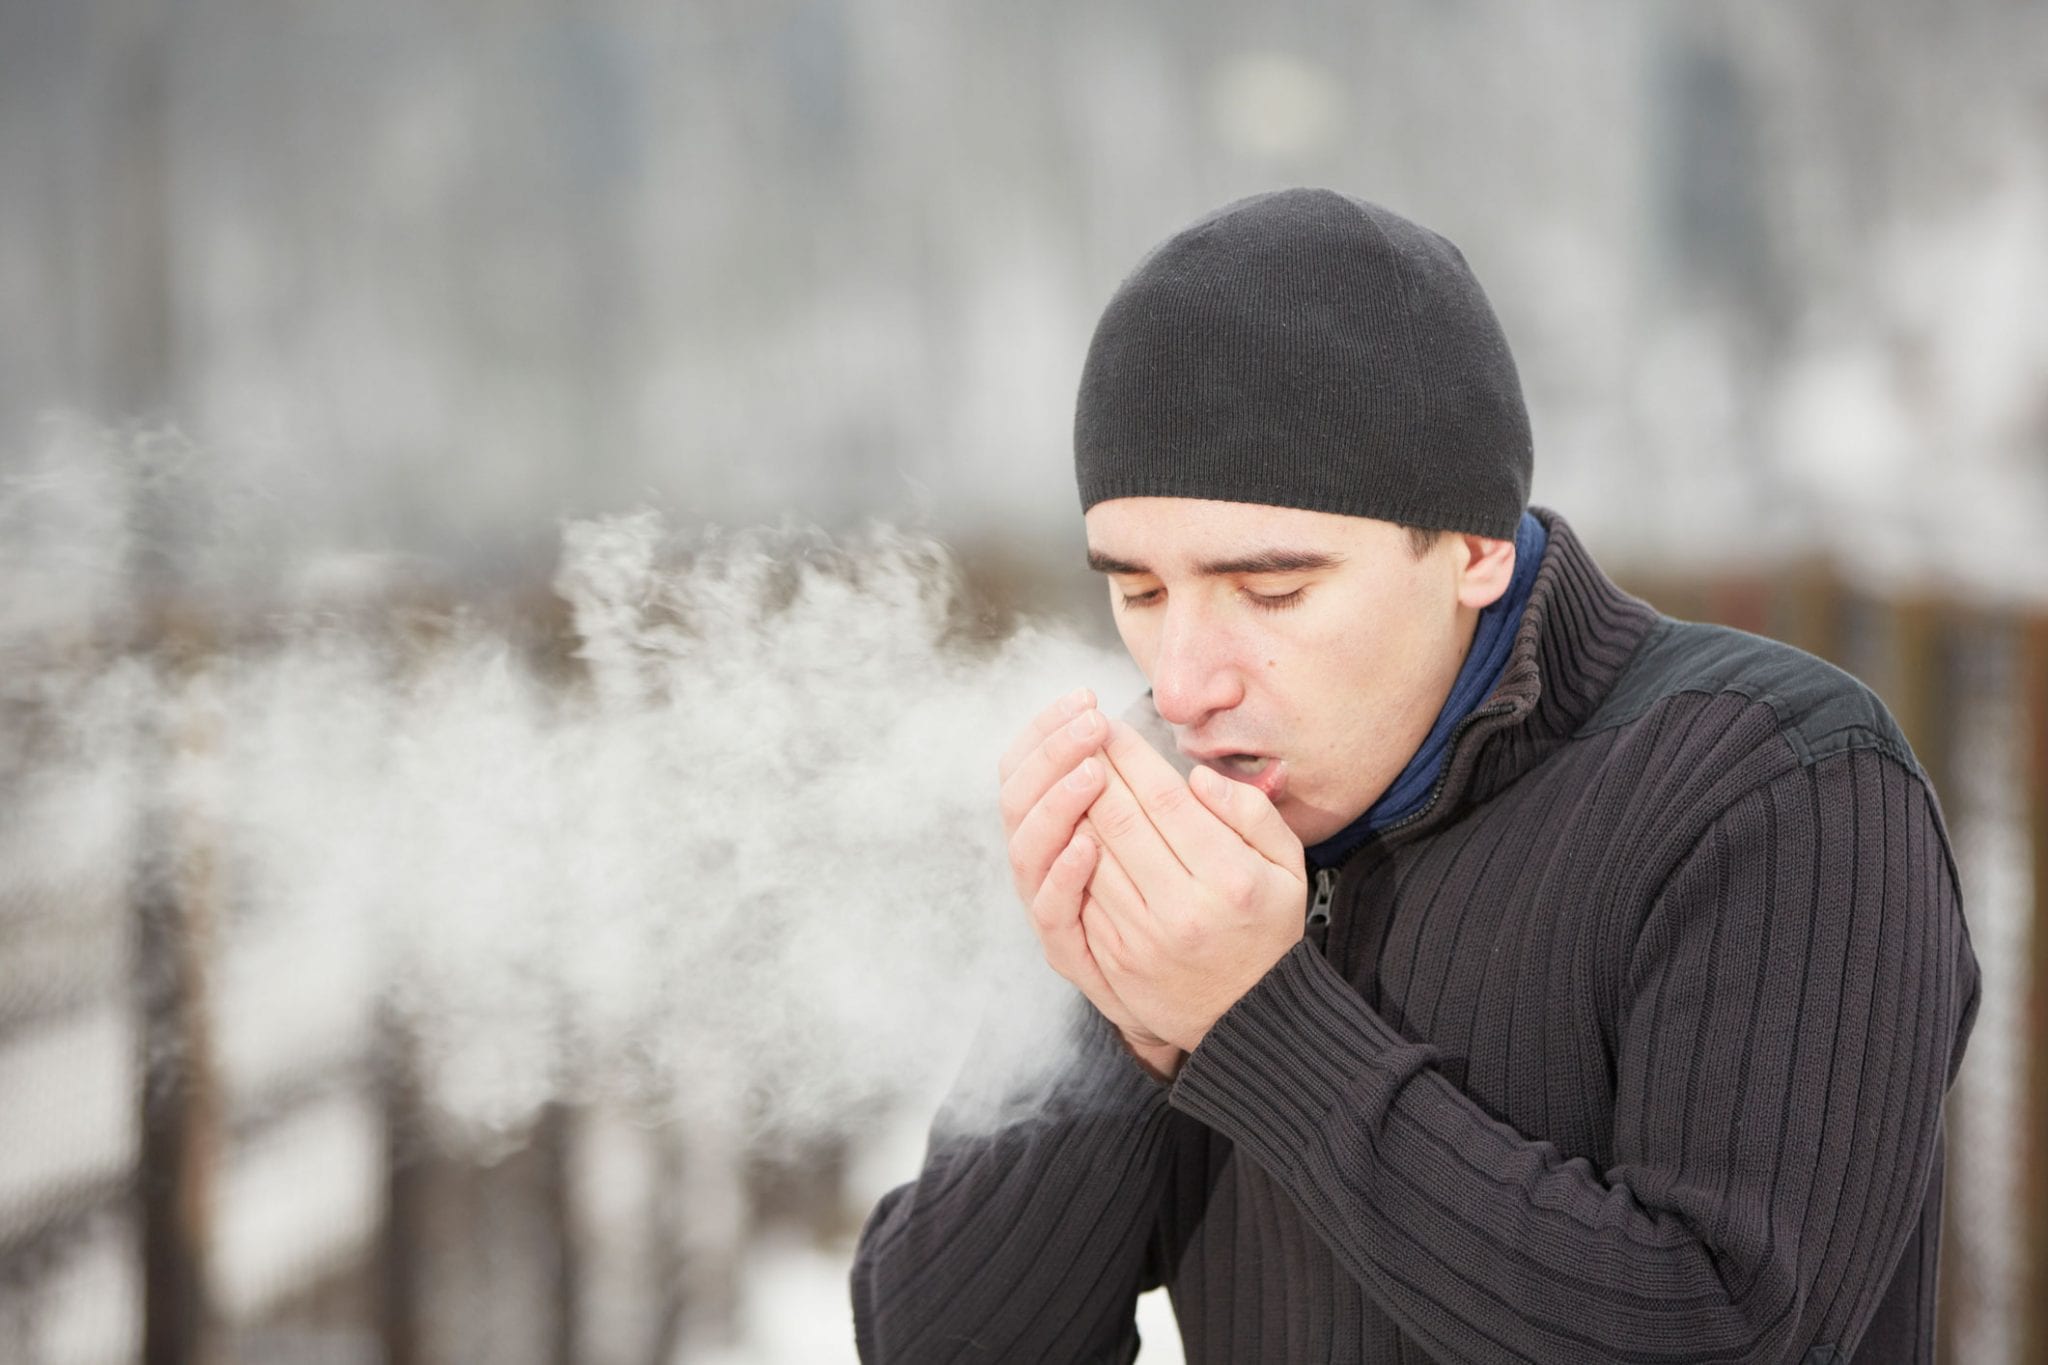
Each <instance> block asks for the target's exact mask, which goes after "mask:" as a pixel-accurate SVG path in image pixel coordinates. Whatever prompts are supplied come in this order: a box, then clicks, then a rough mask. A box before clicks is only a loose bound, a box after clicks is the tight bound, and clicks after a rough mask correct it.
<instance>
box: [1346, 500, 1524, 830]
mask: <svg viewBox="0 0 2048 1365" xmlns="http://www.w3.org/2000/svg"><path fill="white" fill-rule="evenodd" d="M1549 539H1550V537H1549V535H1548V534H1547V533H1546V532H1545V531H1544V529H1543V523H1542V522H1540V521H1538V520H1536V517H1535V514H1534V513H1531V512H1527V511H1524V512H1523V513H1522V520H1521V523H1520V524H1519V525H1518V526H1517V527H1516V528H1515V573H1514V577H1513V579H1511V580H1510V581H1509V583H1508V590H1507V591H1506V592H1504V593H1502V594H1501V595H1500V598H1499V600H1497V601H1495V602H1494V603H1493V604H1492V605H1491V606H1488V607H1485V608H1484V609H1482V610H1481V611H1480V613H1479V623H1478V625H1477V626H1476V627H1475V628H1474V629H1473V632H1472V646H1471V648H1470V649H1468V650H1466V652H1465V663H1464V666H1463V667H1462V668H1460V669H1459V670H1458V677H1457V681H1455V682H1453V683H1452V684H1451V694H1450V696H1448V697H1446V698H1445V699H1444V705H1443V709H1442V710H1441V711H1439V712H1437V717H1436V723H1435V724H1434V725H1432V726H1430V727H1429V734H1428V735H1427V736H1426V737H1425V738H1424V739H1423V741H1422V747H1421V748H1419V749H1417V750H1416V751H1415V756H1414V757H1413V758H1411V759H1409V760H1408V766H1407V767H1405V768H1403V769H1402V770H1401V775H1400V776H1399V777H1396V778H1395V779H1394V781H1393V784H1392V785H1391V786H1389V787H1388V788H1387V789H1386V791H1385V792H1383V793H1381V795H1380V799H1379V800H1377V801H1375V802H1373V803H1372V804H1371V805H1370V806H1368V807H1366V809H1365V813H1364V814H1363V815H1361V816H1359V817H1358V818H1357V819H1356V820H1353V821H1352V822H1351V823H1350V824H1348V825H1346V826H1345V827H1344V828H1343V829H1341V830H1339V831H1337V833H1335V834H1333V835H1331V836H1330V837H1329V838H1327V839H1325V840H1323V842H1321V843H1319V844H1316V845H1314V846H1313V847H1311V848H1310V849H1309V850H1308V865H1309V867H1310V868H1322V867H1333V866H1335V865H1336V864H1338V863H1340V862H1342V861H1344V859H1345V858H1346V857H1348V856H1349V855H1350V854H1351V852H1352V850H1354V849H1356V848H1357V847H1358V846H1359V845H1360V844H1362V843H1364V842H1365V841H1366V839H1367V838H1369V837H1370V836H1371V835H1373V834H1375V833H1377V832H1378V831H1380V830H1382V829H1385V828H1387V826H1389V825H1392V824H1394V823H1396V822H1398V821H1401V820H1405V819H1406V818H1407V817H1409V816H1410V815H1413V814H1415V813H1416V812H1417V811H1419V810H1421V809H1422V808H1423V807H1425V806H1427V805H1428V804H1429V798H1430V794H1431V793H1432V792H1433V791H1434V790H1435V788H1436V779H1437V776H1438V775H1439V774H1440V773H1442V771H1443V767H1444V763H1445V762H1446V761H1447V760H1448V759H1449V758H1450V754H1451V733H1452V732H1453V731H1454V730H1456V729H1457V728H1458V722H1460V721H1462V720H1463V719H1465V717H1466V716H1467V715H1469V714H1470V713H1471V711H1472V709H1473V708H1474V707H1476V706H1478V705H1479V703H1480V702H1482V701H1484V700H1486V698H1487V697H1488V696H1490V695H1491V694H1492V692H1493V689H1494V686H1495V684H1497V683H1499V681H1500V675H1501V673H1502V672H1503V671H1504V670H1505V669H1506V668H1507V666H1508V651H1509V648H1510V646H1512V645H1513V644H1514V641H1515V630H1516V627H1518V626H1519V625H1520V624H1521V621H1522V609H1523V608H1524V607H1526V606H1527V605H1528V604H1529V590H1530V589H1531V588H1532V587H1534V586H1535V583H1536V568H1537V566H1538V565H1539V564H1540V563H1541V562H1542V560H1543V550H1544V546H1545V545H1546V544H1547V543H1548V542H1549Z"/></svg>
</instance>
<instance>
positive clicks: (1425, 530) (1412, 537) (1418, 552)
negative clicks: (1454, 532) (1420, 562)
mask: <svg viewBox="0 0 2048 1365" xmlns="http://www.w3.org/2000/svg"><path fill="white" fill-rule="evenodd" d="M1400 525H1401V526H1402V528H1403V529H1404V530H1406V531H1407V532H1408V553H1409V554H1411V555H1414V556H1415V557H1416V558H1417V559H1420V558H1422V557H1423V556H1424V555H1426V554H1428V553H1429V552H1430V551H1431V550H1434V549H1435V548H1436V543H1437V542H1438V541H1439V540H1442V539H1443V538H1444V533H1443V530H1442V528H1440V527H1436V526H1409V525H1407V523H1405V522H1403V523H1400Z"/></svg>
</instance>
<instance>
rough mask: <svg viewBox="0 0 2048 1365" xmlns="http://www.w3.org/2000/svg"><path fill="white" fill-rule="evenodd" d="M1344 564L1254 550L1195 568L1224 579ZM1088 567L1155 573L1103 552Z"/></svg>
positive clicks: (1317, 554)
mask: <svg viewBox="0 0 2048 1365" xmlns="http://www.w3.org/2000/svg"><path fill="white" fill-rule="evenodd" d="M1343 562H1344V556H1343V555H1339V554H1328V553H1325V552H1324V551H1321V550H1253V551H1252V552H1251V553H1249V554H1242V555H1232V556H1231V557H1230V558H1228V559H1205V560H1203V561H1202V562H1201V563H1199V564H1197V565H1196V566H1195V572H1197V573H1199V574H1204V575H1208V576H1214V577H1221V576H1224V575H1228V574H1259V573H1311V572H1314V571H1315V570H1318V569H1334V568H1336V567H1337V566H1338V565H1339V564H1342V563H1343ZM1088 567H1089V568H1091V569H1093V570H1095V572H1097V573H1113V574H1133V575H1136V574H1149V573H1151V572H1152V570H1150V569H1148V568H1146V567H1145V566H1144V565H1143V564H1134V563H1132V562H1131V561H1130V560H1127V559H1118V558H1117V557H1116V556H1115V555H1107V554H1104V553H1102V552H1101V551H1100V550H1094V549H1091V550H1089V551H1088Z"/></svg>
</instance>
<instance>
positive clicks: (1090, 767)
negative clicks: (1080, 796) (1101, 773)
mask: <svg viewBox="0 0 2048 1365" xmlns="http://www.w3.org/2000/svg"><path fill="white" fill-rule="evenodd" d="M1067 785H1068V786H1069V787H1071V788H1073V789H1074V790H1075V791H1077V792H1078V791H1086V790H1087V789H1088V788H1090V787H1092V786H1094V785H1095V760H1094V759H1092V758H1084V759H1082V760H1081V761H1080V762H1079V763H1078V764H1076V765H1075V767H1074V771H1072V772H1070V773H1068V774H1067Z"/></svg>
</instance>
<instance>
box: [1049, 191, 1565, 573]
mask: <svg viewBox="0 0 2048 1365" xmlns="http://www.w3.org/2000/svg"><path fill="white" fill-rule="evenodd" d="M1530 468H1531V455H1530V448H1529V417H1528V413H1527V412H1526V410H1525V409H1524V408H1523V406H1522V389H1521V383H1520V381H1519V380H1518V379H1517V378H1516V375H1515V362H1514V357H1513V356H1511V355H1510V354H1509V353H1508V345H1507V340H1506V338H1505V337H1503V336H1502V335H1501V330H1500V324H1499V323H1498V322H1497V321H1495V319H1494V316H1493V309H1492V308H1491V307H1489V306H1488V304H1487V302H1486V295H1485V294H1484V293H1483V292H1481V290H1480V288H1479V281H1477V280H1475V279H1474V278H1473V277H1472V272H1471V270H1470V269H1469V268H1468V267H1467V266H1466V264H1465V258H1464V257H1463V256H1462V255H1460V254H1459V252H1458V249H1457V248H1456V247H1454V246H1452V245H1451V244H1450V243H1449V242H1447V241H1445V240H1444V239H1443V238H1442V237H1439V236H1437V235H1436V234H1435V233H1434V232H1431V231H1429V230H1428V229H1427V228H1423V227H1419V226H1417V225H1416V224H1414V223H1411V222H1409V221H1408V220H1407V219H1405V218H1402V217H1400V216H1399V215H1397V214H1393V213H1390V212H1388V211H1387V210H1386V209H1383V208H1380V207H1379V206H1378V205H1375V204H1368V203H1365V202H1364V201H1362V200H1358V199H1353V198H1350V197H1349V196H1346V195H1341V194H1337V193H1334V192H1332V191H1330V190H1318V189H1295V190H1280V191H1276V192H1274V193H1271V194H1261V195H1254V196H1253V197H1251V198H1249V199H1240V200H1238V201H1237V202H1236V203H1234V204H1229V205H1226V206H1225V207H1223V208H1220V209H1218V210H1216V211H1215V212H1214V213H1211V214H1209V215H1208V216H1207V217H1205V218H1202V219H1200V220H1199V221H1197V222H1195V223H1194V224H1192V225H1191V226H1189V227H1187V228H1185V229H1184V230H1182V231H1181V232H1180V233H1178V234H1176V235H1175V236H1173V237H1171V238H1169V239H1168V240H1167V241H1165V242H1163V243H1161V244H1160V245H1159V246H1158V247H1156V248H1154V249H1153V251H1152V252H1151V253H1150V254H1149V255H1147V256H1146V257H1145V259H1144V260H1142V261H1140V262H1139V264H1138V268H1137V269H1136V270H1134V271H1133V272H1132V273H1131V275H1130V277H1129V278H1128V279H1126V280H1125V281H1124V282H1123V284H1122V285H1120V286H1119V287H1118V289H1117V291H1116V295H1115V297H1113V298H1112V299H1111V300H1110V301H1109V307H1108V308H1106V309H1104V310H1103V314H1102V320H1101V322H1099V323H1098V324H1097V325H1096V328H1095V339H1094V341H1093V342H1092V343H1091V344H1090V346H1089V348H1088V360H1087V363H1086V365H1085V366H1084V367H1083V369H1082V371H1081V391H1080V398H1079V402H1078V403H1077V405H1076V408H1075V412H1074V469H1075V474H1076V476H1077V478H1078V479H1079V482H1080V486H1081V507H1082V510H1084V511H1085V510H1086V509H1088V508H1090V507H1093V506H1094V505H1095V504H1096V503H1098V502H1103V501H1106V500H1108V499H1111V498H1129V497H1179V498H1214V499H1221V500H1224V501H1228V502H1256V503H1268V504H1272V505H1275V506H1281V507H1306V508H1311V509H1314V510H1318V511H1325V512H1341V513H1344V514H1346V515H1349V516H1358V517H1376V518H1378V519H1379V520H1381V521H1395V522H1400V523H1402V524H1404V525H1409V526H1424V527H1432V528H1441V529H1445V530H1453V531H1468V532H1471V533H1473V534H1475V535H1483V536H1492V537H1495V538H1498V539H1503V540H1505V539H1510V538H1512V537H1513V536H1514V534H1515V526H1516V523H1517V522H1519V521H1520V520H1521V515H1522V509H1523V508H1524V506H1525V505H1526V504H1527V503H1528V500H1529V476H1530Z"/></svg>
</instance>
